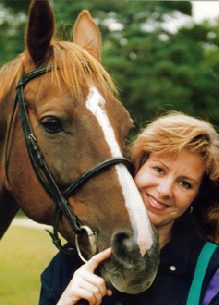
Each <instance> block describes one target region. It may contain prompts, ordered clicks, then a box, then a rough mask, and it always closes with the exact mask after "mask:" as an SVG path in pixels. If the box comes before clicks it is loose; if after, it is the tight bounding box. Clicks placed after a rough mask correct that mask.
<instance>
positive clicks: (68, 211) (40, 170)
mask: <svg viewBox="0 0 219 305" xmlns="http://www.w3.org/2000/svg"><path fill="white" fill-rule="evenodd" d="M52 70H54V67H40V68H38V69H36V70H34V71H32V72H29V73H26V74H24V75H23V76H22V77H21V79H20V81H19V83H18V84H17V86H16V90H17V92H16V96H15V99H14V105H13V113H12V116H11V117H12V120H11V124H12V121H13V116H14V112H15V109H16V106H17V105H18V107H19V113H20V120H21V124H22V128H23V133H24V139H25V144H26V148H27V152H28V155H29V158H30V160H31V164H32V167H33V170H34V172H35V174H36V176H37V178H38V181H39V182H40V184H41V185H42V186H43V188H44V190H45V191H46V192H47V194H48V195H49V196H50V197H51V198H52V200H53V201H54V203H55V204H56V215H55V218H54V225H53V233H52V232H49V233H50V236H51V237H52V240H53V243H54V244H55V245H56V246H57V247H58V248H59V249H60V250H63V251H65V252H67V253H72V252H73V248H71V247H69V248H67V249H66V248H65V249H64V248H63V246H62V245H61V240H60V238H59V236H58V222H59V219H60V217H61V214H63V215H64V217H65V218H66V219H67V221H68V222H69V224H70V226H71V227H72V229H73V231H74V233H75V242H76V249H77V252H78V255H79V256H80V257H81V258H82V259H83V260H85V259H84V257H83V256H82V254H81V252H80V248H79V245H78V235H79V234H80V233H82V232H85V233H86V234H87V235H88V241H89V244H90V245H89V246H90V252H91V255H94V254H96V253H95V252H96V251H97V248H96V237H95V232H93V231H92V230H91V229H90V228H89V227H88V226H86V225H84V224H82V222H81V221H80V219H78V217H77V216H76V215H75V214H74V211H73V208H72V207H70V205H69V203H68V197H69V196H70V195H72V194H73V193H74V192H75V190H77V189H78V188H79V187H80V186H81V185H82V184H84V183H85V182H87V181H88V179H90V178H91V177H94V176H95V175H97V174H98V173H99V172H101V171H103V170H105V169H107V168H109V167H110V166H113V165H116V164H119V163H122V164H124V165H125V166H126V167H127V168H128V170H129V171H130V172H132V173H133V164H132V162H131V161H130V160H128V159H126V158H122V157H119V158H112V159H108V160H104V161H102V162H100V163H99V164H97V165H96V166H94V167H92V168H91V169H89V170H87V171H86V172H84V173H83V174H82V175H81V176H79V177H78V178H77V179H76V180H75V181H73V182H72V183H71V184H70V185H69V186H68V187H67V188H66V189H65V190H64V191H61V190H60V188H59V186H58V185H57V183H56V181H55V180H54V178H53V176H52V174H51V172H50V170H49V168H48V166H47V164H46V161H45V159H44V157H43V155H42V153H41V150H40V148H39V146H38V144H37V139H36V137H35V135H34V133H33V131H32V127H31V124H30V120H29V117H28V113H27V110H26V104H25V97H24V87H25V85H26V84H27V83H28V82H29V81H31V80H32V79H34V78H36V77H38V76H40V75H42V74H44V73H47V72H51V71H52ZM10 132H11V126H9V133H10ZM6 163H7V164H6V172H7V167H8V160H7V158H6Z"/></svg>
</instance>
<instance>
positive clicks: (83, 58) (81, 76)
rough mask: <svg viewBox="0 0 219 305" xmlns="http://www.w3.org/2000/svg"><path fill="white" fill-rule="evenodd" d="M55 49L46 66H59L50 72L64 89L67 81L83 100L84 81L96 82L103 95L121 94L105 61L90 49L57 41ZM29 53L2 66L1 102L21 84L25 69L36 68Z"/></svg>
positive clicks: (73, 93)
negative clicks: (104, 65)
mask: <svg viewBox="0 0 219 305" xmlns="http://www.w3.org/2000/svg"><path fill="white" fill-rule="evenodd" d="M51 49H52V52H51V55H50V58H49V60H48V62H47V63H45V64H44V65H49V66H54V67H57V68H58V69H54V70H53V71H52V73H50V75H51V76H50V81H51V82H53V83H55V84H56V85H57V86H59V87H60V89H61V83H62V82H64V84H65V85H66V87H67V88H68V89H69V91H70V92H71V93H72V95H73V96H74V98H75V99H76V100H77V101H83V98H84V92H83V89H84V87H83V86H81V84H83V85H85V84H87V85H95V86H97V87H98V88H99V90H100V91H101V92H102V93H103V95H107V94H109V93H112V94H117V89H116V86H115V84H114V83H113V81H112V79H111V77H110V75H109V74H108V73H107V71H106V70H105V69H104V68H103V66H102V65H101V63H99V62H98V61H97V60H96V59H95V58H94V57H93V56H91V55H90V54H89V53H88V52H87V51H85V50H83V49H82V48H80V47H79V46H77V45H76V44H74V43H72V42H68V41H56V40H54V41H53V42H52V45H51ZM26 55H27V54H26V53H25V52H24V53H22V54H20V55H19V56H18V57H17V58H16V59H14V60H13V61H11V62H9V63H7V64H5V65H4V66H3V67H2V68H1V70H0V85H1V92H0V101H1V100H2V99H3V97H4V96H5V95H6V94H7V93H8V92H9V91H10V90H11V89H12V88H13V86H14V85H15V84H17V83H18V81H19V79H20V78H21V76H22V75H23V73H25V71H28V72H30V71H31V70H34V66H32V68H31V69H30V67H29V65H30V63H29V60H27V58H28V56H26ZM42 66H43V64H42ZM35 68H36V67H35ZM61 81H62V82H61Z"/></svg>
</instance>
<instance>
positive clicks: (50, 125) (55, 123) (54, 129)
mask: <svg viewBox="0 0 219 305" xmlns="http://www.w3.org/2000/svg"><path fill="white" fill-rule="evenodd" d="M41 124H42V125H43V128H44V130H45V131H46V132H48V133H51V134H56V133H60V132H62V131H63V129H62V123H61V121H60V120H59V119H58V118H56V117H45V118H43V119H42V120H41Z"/></svg>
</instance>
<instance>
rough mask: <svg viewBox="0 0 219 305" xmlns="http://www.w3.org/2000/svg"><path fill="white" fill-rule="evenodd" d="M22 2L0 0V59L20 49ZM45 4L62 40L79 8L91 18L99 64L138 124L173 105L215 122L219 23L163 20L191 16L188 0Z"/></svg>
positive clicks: (95, 0)
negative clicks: (177, 24) (175, 25)
mask: <svg viewBox="0 0 219 305" xmlns="http://www.w3.org/2000/svg"><path fill="white" fill-rule="evenodd" d="M20 1H21V0H11V1H7V0H0V5H2V7H4V9H5V10H6V15H5V17H4V18H3V19H4V22H3V23H1V28H0V43H1V49H0V60H1V62H2V63H3V62H5V61H7V60H8V59H11V58H13V57H14V56H15V55H16V54H18V53H19V52H21V50H23V29H24V21H25V19H24V18H23V17H22V16H24V15H22V14H24V12H26V11H27V6H28V3H29V1H22V3H23V4H22V5H19V4H20ZM51 3H52V5H53V8H54V10H55V15H56V19H57V30H58V32H59V33H60V35H59V36H61V37H63V38H64V39H71V35H72V33H71V32H72V23H73V21H74V20H75V19H76V16H77V14H78V13H79V12H80V11H81V10H82V9H88V10H89V11H90V12H91V13H92V15H93V16H94V17H95V19H96V21H97V23H98V24H99V26H100V30H101V34H102V37H103V49H102V61H103V64H104V66H105V67H106V69H107V70H108V71H109V73H110V74H111V75H112V76H113V79H114V80H115V82H116V83H117V84H118V86H119V88H120V96H121V99H122V100H123V102H124V104H125V106H126V107H127V108H128V109H129V111H130V112H131V114H132V116H133V117H134V119H135V121H137V122H138V123H139V124H141V122H143V121H145V120H148V119H150V118H152V117H153V116H154V115H157V114H158V113H160V112H162V111H164V110H167V109H172V108H174V109H177V110H182V111H185V112H187V113H190V114H193V115H197V116H201V117H203V118H206V119H209V120H211V121H213V122H214V123H215V124H219V104H218V102H217V100H218V72H219V55H218V54H219V52H218V46H219V26H218V25H217V26H210V25H209V24H207V23H204V24H201V25H196V24H191V25H190V26H184V27H181V28H180V29H178V31H175V32H170V31H169V30H168V29H167V28H166V27H165V25H166V20H168V19H171V18H172V19H174V18H179V16H183V15H184V16H185V15H186V16H187V17H188V16H191V15H192V5H191V1H134V0H120V1H118V0H111V1H103V0H93V1H90V0H81V1H69V0H62V1H59V0H51ZM10 16H13V18H12V19H13V20H12V19H10V18H11V17H10ZM6 17H7V18H6ZM9 17H10V18H9ZM9 19H10V21H9ZM12 21H13V22H12ZM8 29H10V32H8ZM8 33H9V34H8Z"/></svg>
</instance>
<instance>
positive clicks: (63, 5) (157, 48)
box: [0, 0, 219, 305]
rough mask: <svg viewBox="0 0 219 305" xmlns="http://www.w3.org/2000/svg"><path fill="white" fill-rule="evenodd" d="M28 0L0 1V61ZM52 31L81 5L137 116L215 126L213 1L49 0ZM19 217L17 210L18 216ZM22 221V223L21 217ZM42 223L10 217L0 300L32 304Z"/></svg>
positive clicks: (48, 252) (217, 4) (218, 9)
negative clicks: (186, 118)
mask: <svg viewBox="0 0 219 305" xmlns="http://www.w3.org/2000/svg"><path fill="white" fill-rule="evenodd" d="M29 3H30V1H29V0H0V46H1V47H0V66H2V65H3V64H4V63H6V62H7V61H10V60H12V59H13V58H14V57H16V56H17V55H18V54H19V53H21V52H22V51H23V49H24V38H23V37H24V28H25V22H26V18H27V11H28V5H29ZM51 4H52V6H53V8H54V10H55V15H56V20H57V32H58V36H59V37H62V38H63V39H71V36H72V34H71V31H72V24H73V21H74V20H75V18H76V16H77V14H78V13H79V12H80V11H81V10H82V9H88V10H89V11H90V12H91V13H92V15H93V17H94V18H95V20H96V22H97V23H98V25H99V27H100V31H101V34H102V42H103V48H102V62H103V65H104V67H105V68H106V69H107V71H108V72H109V73H110V74H111V75H112V77H113V79H114V81H115V82H116V84H117V85H118V88H119V94H120V98H121V100H122V101H123V103H124V105H125V107H126V108H127V109H128V110H129V111H130V113H131V115H132V117H133V118H134V120H135V123H136V127H137V129H138V128H139V127H141V126H142V124H143V123H145V122H147V121H148V120H150V119H152V118H153V117H154V116H157V115H159V113H162V112H164V111H166V110H169V109H175V110H182V111H184V112H186V113H188V114H192V115H195V116H198V117H202V118H204V119H208V120H209V121H211V122H212V123H213V124H215V126H217V127H218V128H219V99H218V98H219V52H218V51H219V50H218V48H219V17H218V16H219V1H146V0H145V1H144V0H139V1H138V0H135V1H132V0H110V1H105V0H92V1H91V0H52V1H51ZM18 217H21V218H22V221H23V215H22V213H21V214H19V215H18ZM24 223H25V222H24ZM56 252H57V251H56V249H55V247H54V246H53V245H52V243H51V241H50V240H49V237H48V234H47V233H46V232H44V230H42V229H41V228H40V229H38V228H37V229H36V227H35V226H31V225H30V227H28V229H27V228H26V227H25V226H23V225H22V224H21V223H20V225H15V224H13V225H12V226H11V227H10V229H9V230H8V232H7V233H6V234H5V236H4V238H3V239H2V241H1V243H0V305H30V304H31V305H32V304H33V305H34V304H37V303H38V296H39V287H40V281H39V279H40V273H41V272H42V270H43V269H44V268H45V267H46V266H47V264H48V262H49V260H50V259H51V257H52V256H53V255H54V254H55V253H56Z"/></svg>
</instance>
